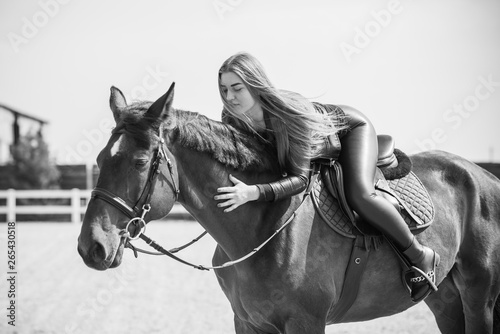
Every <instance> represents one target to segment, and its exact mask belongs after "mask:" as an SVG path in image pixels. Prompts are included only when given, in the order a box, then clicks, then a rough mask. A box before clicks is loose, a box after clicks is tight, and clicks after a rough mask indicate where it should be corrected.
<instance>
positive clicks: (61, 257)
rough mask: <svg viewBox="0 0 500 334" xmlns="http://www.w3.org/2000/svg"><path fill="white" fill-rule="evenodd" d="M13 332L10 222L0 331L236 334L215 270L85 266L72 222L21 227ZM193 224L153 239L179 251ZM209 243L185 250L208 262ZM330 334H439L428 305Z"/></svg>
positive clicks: (151, 230)
mask: <svg viewBox="0 0 500 334" xmlns="http://www.w3.org/2000/svg"><path fill="white" fill-rule="evenodd" d="M17 227H18V230H17V235H18V239H17V241H18V247H19V248H18V258H17V260H18V286H17V301H16V302H17V320H16V327H15V328H14V327H12V326H9V325H7V321H8V318H7V317H6V315H7V310H6V307H7V305H8V304H7V290H6V284H4V283H5V280H6V279H5V278H4V277H5V275H6V272H7V270H6V263H7V254H6V253H7V251H6V249H7V248H6V230H7V228H6V224H0V229H1V230H0V259H1V260H0V269H1V270H2V273H3V275H2V280H1V281H2V284H1V286H0V309H1V310H2V314H1V317H0V319H1V323H0V333H30V334H31V333H34V334H44V333H58V334H59V333H85V334H86V333H103V334H108V333H168V334H176V333H214V334H215V333H219V334H221V333H234V327H233V315H232V311H231V308H230V305H229V302H228V301H227V300H226V298H225V296H224V295H223V293H222V291H221V289H220V288H219V286H218V283H217V281H216V279H215V276H214V274H213V273H212V272H209V273H207V272H200V271H197V270H194V269H191V268H188V267H184V266H183V265H181V264H178V263H176V262H173V261H172V260H169V259H167V258H162V257H153V256H144V255H143V256H141V255H139V259H135V258H134V257H133V256H132V254H131V252H130V251H129V252H127V254H126V255H125V257H124V261H123V263H122V265H121V266H120V267H119V268H117V269H115V270H109V271H105V272H98V271H94V270H91V269H89V268H87V267H86V266H85V265H84V264H83V262H82V260H81V258H80V256H79V255H78V253H77V251H76V245H77V242H76V240H77V236H78V234H79V229H80V227H79V226H77V225H74V224H65V223H60V224H47V223H43V224H41V223H24V224H18V225H17ZM201 231H202V229H201V227H200V226H199V225H198V224H196V223H186V222H170V223H157V222H155V223H152V224H151V226H149V227H148V235H150V236H151V237H153V238H154V239H155V240H157V241H161V242H162V243H165V244H166V245H167V246H172V247H173V246H178V245H180V244H182V243H183V242H187V241H189V240H191V239H192V238H193V237H194V236H196V235H198V234H199V233H201ZM214 247H215V243H214V241H213V240H212V239H211V238H210V237H205V238H204V240H202V241H200V242H199V243H197V244H196V245H195V246H193V247H191V248H190V249H188V250H185V251H184V252H183V256H185V257H186V258H188V259H190V260H192V261H194V262H196V263H203V264H209V263H210V259H211V255H212V252H213V249H214ZM326 333H328V334H332V333H361V334H363V333H398V334H402V333H425V334H432V333H439V331H438V329H437V326H436V323H435V320H434V317H433V315H432V313H431V312H430V311H429V310H428V308H427V307H426V306H425V304H419V305H417V306H415V307H413V308H412V309H410V310H408V311H406V312H403V313H401V314H398V315H395V316H391V317H386V318H381V319H376V320H372V321H368V322H362V323H354V324H339V325H333V326H329V327H327V330H326Z"/></svg>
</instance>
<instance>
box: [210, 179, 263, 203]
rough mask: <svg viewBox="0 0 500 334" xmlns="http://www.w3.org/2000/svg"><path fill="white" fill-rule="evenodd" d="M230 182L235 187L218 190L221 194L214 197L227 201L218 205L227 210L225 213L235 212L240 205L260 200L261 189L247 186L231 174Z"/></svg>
mask: <svg viewBox="0 0 500 334" xmlns="http://www.w3.org/2000/svg"><path fill="white" fill-rule="evenodd" d="M229 180H230V181H231V182H232V183H233V184H234V186H233V187H222V188H219V189H217V192H218V193H219V194H218V195H216V196H215V197H214V199H215V200H226V201H224V202H220V203H219V204H217V206H218V207H220V208H226V209H224V212H230V211H233V210H234V209H236V208H237V207H239V206H240V205H242V204H245V203H246V202H248V201H255V200H257V199H258V198H259V189H258V188H257V186H254V185H252V186H249V185H246V184H245V183H243V182H241V181H240V180H238V179H237V178H235V177H234V176H232V175H231V174H229Z"/></svg>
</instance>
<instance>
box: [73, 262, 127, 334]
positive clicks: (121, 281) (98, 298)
mask: <svg viewBox="0 0 500 334" xmlns="http://www.w3.org/2000/svg"><path fill="white" fill-rule="evenodd" d="M136 278H137V276H136V274H135V272H131V271H128V270H125V267H123V266H122V267H119V268H117V269H116V270H115V271H113V277H112V279H111V280H109V281H108V282H107V284H103V285H104V286H103V287H101V288H100V289H99V290H97V292H96V294H95V295H93V296H91V297H88V298H87V299H85V300H84V301H82V302H81V303H80V305H78V307H77V308H76V310H75V312H76V313H75V314H76V316H77V318H76V319H75V320H73V321H72V322H71V323H68V324H66V326H65V327H64V333H67V334H69V333H71V334H75V333H88V330H89V328H88V326H89V325H92V324H94V323H95V321H92V320H94V319H95V318H96V317H97V316H98V314H99V313H100V312H103V311H104V309H105V308H106V307H111V304H112V303H113V301H115V300H116V297H117V296H118V295H120V294H122V293H124V292H125V289H126V288H127V287H128V285H129V283H130V282H133V281H135V280H136Z"/></svg>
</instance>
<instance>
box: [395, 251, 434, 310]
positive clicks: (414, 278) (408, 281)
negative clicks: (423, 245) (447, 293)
mask: <svg viewBox="0 0 500 334" xmlns="http://www.w3.org/2000/svg"><path fill="white" fill-rule="evenodd" d="M439 262H440V257H439V254H437V253H436V252H434V258H433V270H431V271H429V272H427V273H425V272H424V271H423V270H422V269H420V268H418V267H415V266H411V267H410V269H408V270H407V271H404V272H403V273H402V279H403V283H404V285H405V286H406V288H407V289H408V292H409V293H410V296H411V299H412V300H413V301H414V302H415V303H418V302H421V301H422V300H424V299H425V298H427V296H429V295H430V294H431V293H432V292H434V291H438V287H437V286H436V267H437V266H438V265H439ZM422 282H425V283H427V291H426V292H425V293H424V294H423V295H422V296H421V297H420V298H417V299H414V298H413V296H412V288H411V286H412V285H413V284H416V283H422Z"/></svg>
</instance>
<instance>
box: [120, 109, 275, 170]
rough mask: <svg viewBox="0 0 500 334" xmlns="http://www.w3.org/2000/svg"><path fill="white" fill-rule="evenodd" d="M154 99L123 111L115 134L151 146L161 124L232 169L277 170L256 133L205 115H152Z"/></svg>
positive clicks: (184, 143) (173, 135)
mask: <svg viewBox="0 0 500 334" xmlns="http://www.w3.org/2000/svg"><path fill="white" fill-rule="evenodd" d="M150 105H151V102H136V103H133V104H131V105H129V106H127V107H126V108H124V109H122V110H121V115H120V122H119V123H118V125H117V126H116V128H115V129H114V130H113V133H124V132H126V133H128V134H130V135H131V136H132V138H133V139H134V140H135V141H136V143H137V145H138V146H139V147H141V148H144V149H148V148H149V147H150V145H151V143H153V142H155V141H156V140H158V136H157V134H158V129H159V127H160V123H161V122H164V124H166V126H165V127H164V128H166V130H165V131H168V132H169V136H170V138H171V140H173V141H174V142H177V143H178V144H179V145H181V146H183V147H185V148H189V149H191V150H194V151H197V152H202V153H208V154H209V155H210V156H211V157H212V158H213V159H215V160H217V161H218V162H220V163H221V164H223V165H225V166H228V167H230V168H234V169H238V170H242V171H243V170H246V171H252V172H263V171H275V172H276V171H277V168H278V166H277V160H276V157H275V153H274V151H275V150H274V149H273V148H272V146H271V144H269V143H268V142H266V141H264V140H263V139H261V138H259V137H258V136H256V135H253V134H251V133H248V132H245V131H243V130H240V129H237V128H235V127H233V126H231V125H228V124H225V123H221V122H218V121H215V120H212V119H210V118H208V117H206V116H204V115H201V114H198V113H195V112H190V111H185V110H180V109H172V110H171V111H170V113H169V116H168V118H167V120H165V121H163V120H158V119H153V118H151V117H148V114H147V110H148V108H149V106H150Z"/></svg>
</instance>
